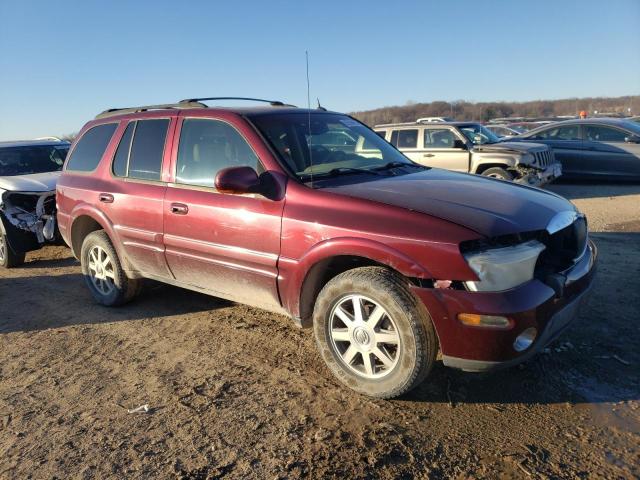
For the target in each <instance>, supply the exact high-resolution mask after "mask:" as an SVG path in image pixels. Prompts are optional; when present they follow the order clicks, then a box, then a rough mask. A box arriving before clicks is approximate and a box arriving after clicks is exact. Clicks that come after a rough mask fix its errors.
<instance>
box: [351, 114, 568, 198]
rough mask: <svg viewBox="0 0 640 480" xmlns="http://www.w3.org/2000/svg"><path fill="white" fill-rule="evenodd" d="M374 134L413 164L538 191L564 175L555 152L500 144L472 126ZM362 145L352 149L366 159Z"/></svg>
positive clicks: (407, 126)
mask: <svg viewBox="0 0 640 480" xmlns="http://www.w3.org/2000/svg"><path fill="white" fill-rule="evenodd" d="M374 130H375V132H376V133H377V134H378V135H380V136H381V137H383V138H384V139H386V140H387V141H388V142H390V143H391V144H393V145H395V147H396V148H398V149H399V150H400V151H401V152H402V153H404V154H405V155H406V156H407V157H409V158H410V159H411V160H413V161H414V162H416V163H420V164H422V165H428V166H430V167H437V168H445V169H447V170H456V171H459V172H468V173H476V174H479V175H485V176H487V177H494V178H500V179H502V180H511V181H514V182H517V183H523V184H525V185H532V186H536V187H539V186H542V185H544V184H546V183H549V182H551V181H553V180H554V179H556V178H558V177H559V176H560V175H561V174H562V167H561V164H560V162H557V161H556V159H555V157H554V155H553V150H551V149H550V148H549V147H548V146H546V145H543V144H539V143H525V142H509V141H504V142H503V141H500V138H499V137H498V136H497V135H495V134H494V133H493V132H491V131H490V130H488V129H487V128H485V127H484V126H482V125H481V124H479V123H473V122H411V123H394V124H385V125H376V126H375V127H374ZM366 147H367V146H366V145H356V150H360V151H361V153H363V154H366Z"/></svg>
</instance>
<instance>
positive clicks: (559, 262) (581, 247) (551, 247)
mask: <svg viewBox="0 0 640 480" xmlns="http://www.w3.org/2000/svg"><path fill="white" fill-rule="evenodd" d="M541 241H542V243H544V244H545V246H546V247H547V248H546V249H545V250H544V251H543V252H542V253H541V254H540V257H539V259H538V266H539V267H542V268H544V270H545V271H547V273H551V272H553V273H557V272H562V271H564V270H566V269H568V268H570V267H572V266H573V265H574V264H575V263H576V261H577V260H578V259H579V258H580V257H581V256H582V254H583V253H584V251H585V250H586V248H587V219H586V218H585V217H583V216H581V217H578V218H577V219H576V220H575V221H574V222H573V223H572V224H571V225H568V226H566V227H564V228H563V229H562V230H558V231H557V232H555V233H554V234H551V235H549V234H545V235H543V238H541Z"/></svg>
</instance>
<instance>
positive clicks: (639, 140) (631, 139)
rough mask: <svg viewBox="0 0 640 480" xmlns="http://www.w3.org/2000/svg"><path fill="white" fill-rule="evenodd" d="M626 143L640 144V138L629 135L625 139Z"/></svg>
mask: <svg viewBox="0 0 640 480" xmlns="http://www.w3.org/2000/svg"><path fill="white" fill-rule="evenodd" d="M624 142H625V143H640V136H638V135H629V136H628V137H625V138H624Z"/></svg>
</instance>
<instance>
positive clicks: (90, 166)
mask: <svg viewBox="0 0 640 480" xmlns="http://www.w3.org/2000/svg"><path fill="white" fill-rule="evenodd" d="M117 126H118V124H117V123H105V124H102V125H97V126H95V127H93V128H90V129H89V130H87V131H86V132H85V133H84V135H82V138H81V139H80V140H79V141H78V143H77V144H76V146H75V148H74V149H73V152H71V156H70V157H69V160H68V161H67V168H66V169H67V170H70V171H76V172H92V171H93V170H95V169H96V167H97V166H98V164H99V163H100V159H101V158H102V155H104V151H105V150H106V149H107V145H109V140H111V137H112V136H113V133H114V132H115V131H116V128H117Z"/></svg>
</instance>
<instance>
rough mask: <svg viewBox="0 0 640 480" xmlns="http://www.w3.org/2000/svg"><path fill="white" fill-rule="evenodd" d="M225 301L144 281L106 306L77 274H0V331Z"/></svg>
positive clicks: (198, 308)
mask: <svg viewBox="0 0 640 480" xmlns="http://www.w3.org/2000/svg"><path fill="white" fill-rule="evenodd" d="M42 262H43V263H44V262H46V263H47V264H49V263H50V264H51V265H54V264H55V266H60V265H67V264H68V263H69V262H70V260H69V259H61V260H58V261H57V262H58V263H57V264H56V261H54V260H47V261H42ZM34 263H36V262H34ZM37 263H38V265H37V266H38V267H41V266H42V263H41V262H37ZM71 265H73V263H71ZM33 268H35V267H33ZM231 305H233V303H232V302H229V301H226V300H222V299H219V298H215V297H211V296H209V295H205V294H201V293H197V292H193V291H190V290H185V289H183V288H178V287H172V286H170V285H165V284H161V283H158V282H153V281H151V280H148V281H145V284H144V288H143V290H142V293H141V294H140V296H139V297H138V298H136V299H135V300H134V301H133V302H131V303H129V304H127V305H124V306H122V307H117V308H109V307H103V306H101V305H97V304H96V302H95V300H94V299H93V297H92V296H91V294H90V292H89V289H88V288H87V287H86V285H85V280H84V277H83V275H82V274H81V273H65V274H61V275H36V276H33V275H29V276H23V277H13V278H5V277H2V278H0V312H1V315H0V334H6V333H11V332H29V331H37V330H46V329H55V328H62V327H68V326H71V325H83V324H88V325H90V324H98V323H109V322H122V321H131V320H143V319H149V318H157V317H171V316H178V315H184V314H188V313H195V312H202V311H209V310H216V309H219V308H225V307H229V306H231Z"/></svg>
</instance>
